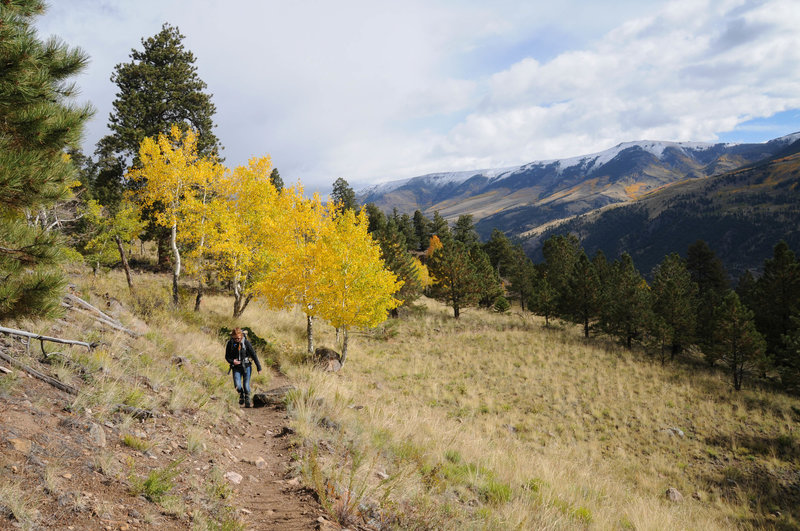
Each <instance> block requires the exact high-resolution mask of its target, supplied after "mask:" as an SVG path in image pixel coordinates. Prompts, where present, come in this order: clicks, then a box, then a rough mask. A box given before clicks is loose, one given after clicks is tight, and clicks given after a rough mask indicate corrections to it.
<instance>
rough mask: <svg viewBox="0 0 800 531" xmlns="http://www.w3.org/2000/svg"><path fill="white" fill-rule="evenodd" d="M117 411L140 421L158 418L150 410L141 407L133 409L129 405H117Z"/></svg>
mask: <svg viewBox="0 0 800 531" xmlns="http://www.w3.org/2000/svg"><path fill="white" fill-rule="evenodd" d="M115 411H122V412H123V413H127V414H128V415H130V416H131V417H133V418H135V419H139V420H144V419H151V418H153V417H157V416H158V415H157V414H156V413H155V412H154V411H151V410H149V409H142V408H140V407H133V406H129V405H127V404H117V407H116V408H115Z"/></svg>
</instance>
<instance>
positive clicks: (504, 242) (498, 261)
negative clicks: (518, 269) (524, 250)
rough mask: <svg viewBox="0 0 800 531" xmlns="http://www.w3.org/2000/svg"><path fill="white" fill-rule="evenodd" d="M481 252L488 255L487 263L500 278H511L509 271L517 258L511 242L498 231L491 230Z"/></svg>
mask: <svg viewBox="0 0 800 531" xmlns="http://www.w3.org/2000/svg"><path fill="white" fill-rule="evenodd" d="M483 250H484V251H486V254H487V255H489V261H490V262H491V263H492V267H494V268H495V271H497V275H498V276H500V277H509V276H511V269H512V268H513V265H514V263H515V259H516V258H517V256H516V255H515V253H514V247H513V245H511V240H509V239H508V236H506V235H505V234H504V233H503V232H502V231H501V230H500V229H494V230H492V235H491V236H490V237H489V240H488V241H487V242H486V243H485V244H483Z"/></svg>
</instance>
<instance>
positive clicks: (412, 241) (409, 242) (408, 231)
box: [397, 214, 419, 251]
mask: <svg viewBox="0 0 800 531" xmlns="http://www.w3.org/2000/svg"><path fill="white" fill-rule="evenodd" d="M397 228H398V229H399V230H400V232H402V233H403V236H404V237H405V240H406V249H407V250H409V251H414V250H416V249H417V248H418V247H419V242H418V241H417V233H416V232H415V231H414V223H413V222H412V221H411V216H409V215H408V214H403V215H402V216H400V218H399V219H398V221H397Z"/></svg>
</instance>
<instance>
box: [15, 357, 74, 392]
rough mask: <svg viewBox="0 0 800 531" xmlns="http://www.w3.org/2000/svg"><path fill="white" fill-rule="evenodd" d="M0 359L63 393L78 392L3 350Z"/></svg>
mask: <svg viewBox="0 0 800 531" xmlns="http://www.w3.org/2000/svg"><path fill="white" fill-rule="evenodd" d="M0 359H4V360H6V361H7V362H8V363H10V364H11V365H14V366H15V367H19V368H20V369H22V370H23V371H25V372H27V373H28V374H30V375H31V376H33V377H34V378H38V379H39V380H41V381H43V382H45V383H48V384H50V385H52V386H53V387H55V388H56V389H61V390H62V391H64V392H65V393H69V394H71V395H77V394H78V390H77V389H75V388H74V387H72V386H71V385H67V384H65V383H63V382H59V381H58V380H56V379H55V378H51V377H49V376H47V375H45V374H42V373H40V372H39V371H37V370H36V369H32V368H30V367H28V366H27V365H25V364H24V363H22V362H21V361H18V360H15V359H14V358H12V357H11V356H9V355H7V354H5V353H3V352H0Z"/></svg>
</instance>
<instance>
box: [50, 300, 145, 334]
mask: <svg viewBox="0 0 800 531" xmlns="http://www.w3.org/2000/svg"><path fill="white" fill-rule="evenodd" d="M61 305H62V306H63V307H65V308H69V309H70V310H73V311H76V312H78V313H82V314H83V315H86V316H88V317H91V318H92V319H94V320H95V321H97V322H98V323H100V324H104V325H106V326H109V327H111V328H113V329H114V330H118V331H120V332H125V333H126V334H128V335H129V336H131V337H139V334H137V333H136V332H134V331H133V330H129V329H127V328H125V327H124V326H122V325H121V324H118V322H116V321H109V320H108V319H104V318H103V317H100V316H98V315H95V314H94V313H91V312H87V311H86V310H83V309H81V308H78V307H77V306H73V305H71V304H69V303H68V302H62V303H61Z"/></svg>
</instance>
